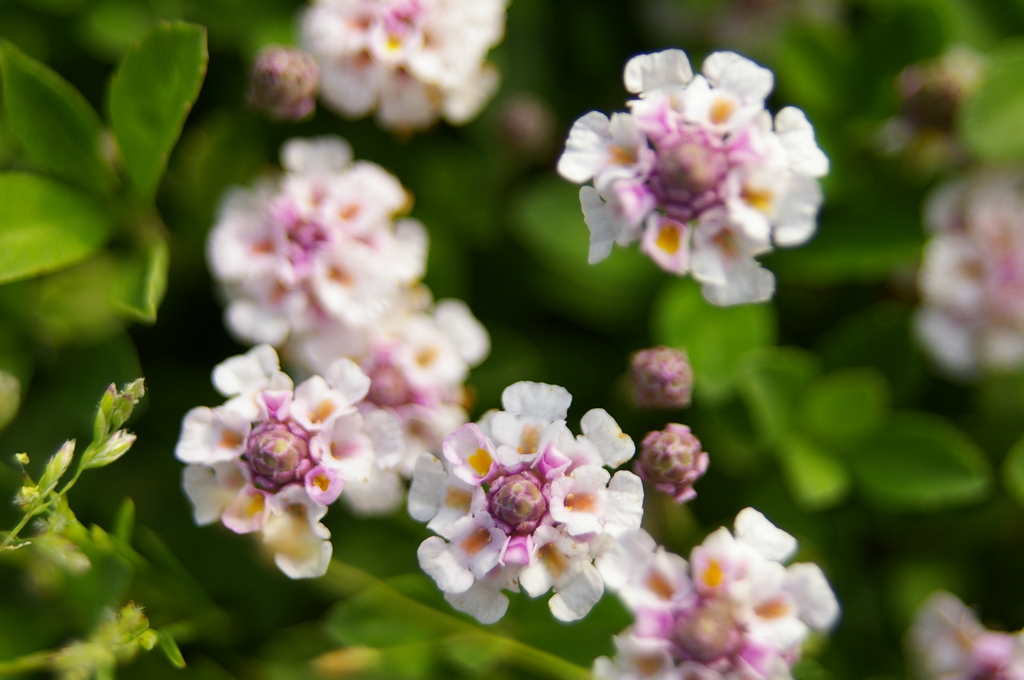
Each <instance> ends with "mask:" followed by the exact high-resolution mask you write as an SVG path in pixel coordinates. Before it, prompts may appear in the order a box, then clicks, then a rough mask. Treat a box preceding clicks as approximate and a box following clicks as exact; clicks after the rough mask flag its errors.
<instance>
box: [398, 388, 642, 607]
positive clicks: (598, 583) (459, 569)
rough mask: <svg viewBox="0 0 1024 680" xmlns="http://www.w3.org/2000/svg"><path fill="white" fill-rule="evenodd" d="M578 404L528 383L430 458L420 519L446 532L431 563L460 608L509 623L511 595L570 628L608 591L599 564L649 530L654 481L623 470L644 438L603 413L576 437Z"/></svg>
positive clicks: (414, 508)
mask: <svg viewBox="0 0 1024 680" xmlns="http://www.w3.org/2000/svg"><path fill="white" fill-rule="evenodd" d="M571 399H572V397H571V396H570V395H569V393H568V392H567V391H566V390H565V389H564V388H562V387H558V386H555V385H546V384H543V383H532V382H519V383H515V384H514V385H511V386H510V387H508V388H506V389H505V392H504V393H503V394H502V405H503V406H504V407H505V410H504V411H497V412H491V413H489V414H488V415H487V416H485V417H484V418H483V419H482V420H481V421H480V422H479V423H469V424H466V425H463V426H462V427H460V428H459V429H457V430H455V431H454V432H453V433H452V434H450V435H449V436H448V437H447V438H446V439H445V440H444V446H443V457H442V458H441V459H438V458H435V457H433V456H430V455H423V456H420V458H419V460H417V462H416V469H415V472H414V475H413V481H412V487H411V488H410V490H409V501H408V502H409V513H410V514H411V515H412V516H413V517H414V518H415V519H417V520H420V521H422V522H428V525H427V526H428V527H429V528H430V529H431V530H432V531H433V532H434V533H436V534H437V535H436V536H432V537H430V538H428V539H427V540H425V541H424V542H423V544H422V545H421V546H420V548H419V551H418V555H419V560H420V566H421V567H422V568H423V570H424V571H425V572H426V573H427V574H428V575H430V577H431V578H433V579H434V581H435V582H436V583H437V585H438V587H439V588H440V589H441V590H443V591H444V592H445V598H446V599H447V600H448V601H449V602H450V603H451V604H452V605H453V606H454V607H455V608H457V609H459V610H460V611H464V612H466V613H469V614H471V615H472V616H475V617H476V618H477V619H479V620H480V621H481V622H484V623H493V622H494V621H497V620H498V619H500V618H501V617H502V616H504V614H505V611H506V609H507V608H508V603H509V601H508V597H507V596H506V595H505V594H504V592H503V591H505V590H509V591H512V592H518V591H519V590H520V589H522V590H525V591H526V593H527V594H528V595H530V596H531V597H539V596H541V595H543V594H545V593H547V592H550V591H554V594H553V596H552V597H551V598H550V599H549V601H548V604H549V606H550V608H551V612H552V613H553V614H554V616H555V617H556V618H558V619H560V620H562V621H573V620H576V619H579V618H582V617H583V616H585V615H586V614H587V612H589V611H590V609H591V608H592V607H593V606H594V605H595V604H596V603H597V601H598V600H599V599H600V598H601V595H602V593H603V592H604V583H603V581H602V579H601V576H600V574H599V573H598V571H597V569H596V568H595V567H594V559H595V558H596V557H598V556H599V555H601V554H602V553H603V552H604V551H606V550H607V549H608V547H609V546H610V545H612V544H613V543H614V541H615V539H616V538H617V537H618V536H621V535H623V534H626V533H628V532H630V531H634V530H636V529H638V528H639V527H640V519H641V516H642V514H643V484H642V483H641V481H640V478H639V477H637V476H636V475H634V474H633V473H632V472H628V471H625V470H619V471H617V472H614V473H611V472H609V471H608V469H606V468H616V467H618V466H619V465H621V464H622V463H624V462H625V461H627V460H629V459H630V458H631V457H632V456H633V453H634V449H635V447H634V445H633V441H632V440H631V439H630V438H629V437H628V436H627V435H625V434H624V433H623V432H622V430H621V429H619V427H618V425H617V424H616V423H615V420H614V419H613V418H612V417H611V416H610V415H608V413H607V412H606V411H604V410H603V409H594V410H591V411H589V412H588V413H587V414H586V415H585V416H584V417H583V421H582V425H581V429H582V431H583V434H581V435H579V436H575V437H574V436H573V434H572V433H571V432H570V431H569V428H568V427H567V426H566V424H565V417H566V413H567V411H568V408H569V403H570V401H571Z"/></svg>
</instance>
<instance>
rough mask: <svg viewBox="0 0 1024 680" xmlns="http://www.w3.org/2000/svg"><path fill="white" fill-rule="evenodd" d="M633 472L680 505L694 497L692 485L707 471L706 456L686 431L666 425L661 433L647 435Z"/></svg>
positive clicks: (673, 424) (680, 426)
mask: <svg viewBox="0 0 1024 680" xmlns="http://www.w3.org/2000/svg"><path fill="white" fill-rule="evenodd" d="M633 469H634V471H635V472H636V474H637V475H639V477H640V478H641V479H643V480H644V481H646V482H648V483H649V484H651V485H653V486H654V488H655V489H657V490H658V491H661V492H663V493H667V494H669V495H670V496H672V498H673V499H675V501H676V502H677V503H684V502H686V501H689V500H692V499H693V498H694V497H696V495H697V492H696V491H694V490H693V484H694V482H696V481H697V480H698V479H700V478H701V477H703V476H704V473H705V472H707V469H708V454H707V453H706V452H704V451H702V450H701V443H700V440H698V439H697V438H696V437H694V436H693V433H692V432H690V428H688V427H687V426H686V425H679V424H678V423H669V424H668V425H666V426H665V429H664V430H658V431H656V432H648V433H647V436H646V437H644V439H643V442H641V444H640V455H639V457H638V458H637V461H636V463H635V464H634V467H633Z"/></svg>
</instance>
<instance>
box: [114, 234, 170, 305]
mask: <svg viewBox="0 0 1024 680" xmlns="http://www.w3.org/2000/svg"><path fill="white" fill-rule="evenodd" d="M169 266H170V251H169V249H168V246H167V241H166V240H165V239H163V238H162V237H159V238H157V239H155V240H154V241H153V243H152V244H151V245H150V246H149V248H148V249H147V250H146V252H145V253H144V254H142V255H140V256H137V257H134V258H132V259H130V260H129V261H128V262H126V263H125V265H124V269H123V270H122V274H121V277H120V281H119V283H118V284H117V285H116V286H115V290H114V293H113V296H112V299H111V302H112V303H113V305H114V307H115V308H116V309H117V310H118V311H120V313H121V314H123V315H124V316H126V317H128V318H130V319H134V320H136V321H141V322H143V323H148V324H152V323H155V322H156V312H157V309H158V308H159V307H160V303H161V302H162V301H163V299H164V293H165V292H167V270H168V267H169Z"/></svg>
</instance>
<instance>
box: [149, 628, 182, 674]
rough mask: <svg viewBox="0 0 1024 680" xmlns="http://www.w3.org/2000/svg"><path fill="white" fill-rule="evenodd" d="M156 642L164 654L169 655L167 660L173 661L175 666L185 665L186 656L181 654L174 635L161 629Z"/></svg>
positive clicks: (172, 663)
mask: <svg viewBox="0 0 1024 680" xmlns="http://www.w3.org/2000/svg"><path fill="white" fill-rule="evenodd" d="M156 644H157V646H158V647H160V651H161V652H163V653H164V656H165V657H167V660H168V661H170V662H171V665H172V666H174V667H175V668H184V667H185V657H183V656H182V655H181V650H180V649H178V643H177V642H175V640H174V638H173V637H171V636H170V635H168V634H167V633H165V632H163V631H160V633H159V637H158V638H157V642H156Z"/></svg>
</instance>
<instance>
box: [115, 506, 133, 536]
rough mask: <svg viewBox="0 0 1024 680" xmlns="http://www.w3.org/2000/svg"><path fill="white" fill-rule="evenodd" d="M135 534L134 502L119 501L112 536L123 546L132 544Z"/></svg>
mask: <svg viewBox="0 0 1024 680" xmlns="http://www.w3.org/2000/svg"><path fill="white" fill-rule="evenodd" d="M134 533H135V502H134V501H133V500H132V499H131V498H125V499H124V500H123V501H121V505H120V507H118V509H117V515H115V516H114V535H115V536H117V538H118V539H119V540H120V541H121V542H122V543H125V544H130V543H131V542H132V534H134Z"/></svg>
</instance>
